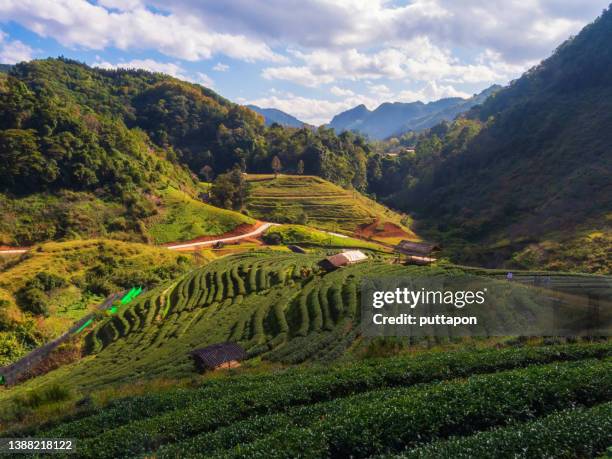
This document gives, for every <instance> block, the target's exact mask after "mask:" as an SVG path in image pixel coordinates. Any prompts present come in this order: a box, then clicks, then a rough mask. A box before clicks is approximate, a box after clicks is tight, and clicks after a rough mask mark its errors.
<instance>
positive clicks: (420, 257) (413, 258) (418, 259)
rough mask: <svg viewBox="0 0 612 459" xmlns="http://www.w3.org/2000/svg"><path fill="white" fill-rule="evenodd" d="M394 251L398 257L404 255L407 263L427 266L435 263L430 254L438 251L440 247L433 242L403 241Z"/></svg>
mask: <svg viewBox="0 0 612 459" xmlns="http://www.w3.org/2000/svg"><path fill="white" fill-rule="evenodd" d="M394 249H395V252H396V253H397V254H398V257H399V256H401V255H404V256H405V257H406V261H407V262H409V263H416V264H429V263H432V262H434V261H436V259H435V258H434V257H432V254H433V253H434V252H437V251H438V250H440V246H439V245H438V244H436V243H434V242H426V241H421V242H416V241H408V240H403V241H400V243H399V244H397V245H396V246H395V247H394Z"/></svg>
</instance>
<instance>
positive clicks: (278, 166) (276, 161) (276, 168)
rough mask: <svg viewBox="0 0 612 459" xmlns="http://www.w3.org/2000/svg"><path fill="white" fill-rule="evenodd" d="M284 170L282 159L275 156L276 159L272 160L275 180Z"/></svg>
mask: <svg viewBox="0 0 612 459" xmlns="http://www.w3.org/2000/svg"><path fill="white" fill-rule="evenodd" d="M282 168H283V165H282V164H281V161H280V159H278V156H274V158H272V170H273V171H274V178H276V177H278V173H279V172H280V171H281V169H282Z"/></svg>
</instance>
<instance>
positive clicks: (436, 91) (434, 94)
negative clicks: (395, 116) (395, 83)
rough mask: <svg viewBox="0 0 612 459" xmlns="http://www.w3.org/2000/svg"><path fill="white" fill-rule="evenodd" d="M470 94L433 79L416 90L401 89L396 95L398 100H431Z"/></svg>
mask: <svg viewBox="0 0 612 459" xmlns="http://www.w3.org/2000/svg"><path fill="white" fill-rule="evenodd" d="M470 96H471V94H468V93H466V92H463V91H458V90H457V89H455V88H454V87H453V86H452V85H438V84H437V83H436V82H435V81H431V82H429V83H427V84H426V85H425V86H423V87H421V88H419V89H416V90H411V89H405V90H403V91H400V92H399V94H397V96H396V100H397V101H398V102H416V101H421V102H431V101H434V100H439V99H444V98H446V97H463V98H464V99H465V98H468V97H470Z"/></svg>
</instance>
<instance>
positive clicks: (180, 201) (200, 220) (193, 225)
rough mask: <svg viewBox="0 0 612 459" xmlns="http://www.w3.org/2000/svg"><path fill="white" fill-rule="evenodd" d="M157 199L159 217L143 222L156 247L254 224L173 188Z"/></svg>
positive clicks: (248, 219)
mask: <svg viewBox="0 0 612 459" xmlns="http://www.w3.org/2000/svg"><path fill="white" fill-rule="evenodd" d="M159 195H160V199H161V203H160V207H159V214H158V215H156V216H153V217H150V218H149V219H147V221H146V227H147V232H148V234H149V235H150V236H151V238H152V239H153V241H154V242H155V243H158V244H163V243H167V242H176V241H187V240H190V239H195V238H197V237H200V236H211V235H219V234H223V233H226V232H229V231H231V230H233V229H235V228H236V227H237V226H238V225H242V224H254V223H255V220H253V219H252V218H250V217H248V216H246V215H242V214H241V213H239V212H234V211H232V210H226V209H220V208H218V207H214V206H211V205H208V204H205V203H203V202H201V201H198V200H196V199H193V198H192V197H190V196H189V195H188V194H186V193H184V192H182V191H180V190H177V189H176V188H172V187H168V188H166V189H165V190H162V191H160V192H159Z"/></svg>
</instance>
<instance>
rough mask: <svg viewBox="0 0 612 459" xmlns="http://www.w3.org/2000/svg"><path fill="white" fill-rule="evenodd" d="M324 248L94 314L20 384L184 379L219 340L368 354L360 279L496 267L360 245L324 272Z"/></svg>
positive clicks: (198, 273) (227, 261)
mask: <svg viewBox="0 0 612 459" xmlns="http://www.w3.org/2000/svg"><path fill="white" fill-rule="evenodd" d="M362 250H363V249H362ZM336 252H337V250H336V251H331V253H336ZM327 253H329V252H328V251H312V252H309V253H308V254H305V255H304V254H293V253H287V252H279V251H271V250H262V251H250V252H244V253H241V254H237V255H232V256H227V257H223V258H221V259H218V260H215V261H213V262H211V263H209V264H207V265H206V266H204V267H202V268H198V269H196V270H193V271H190V272H189V273H188V274H186V275H184V276H182V277H181V278H179V279H178V280H176V281H172V282H166V283H163V284H160V285H159V286H158V287H156V288H154V289H152V290H150V291H149V292H147V293H145V294H143V295H141V296H140V297H138V298H137V300H135V301H133V302H132V303H130V304H129V305H127V306H123V307H120V308H119V310H118V312H117V314H114V315H108V314H107V315H105V316H104V317H101V320H100V321H99V322H98V323H97V324H96V325H95V328H93V329H92V330H91V331H89V333H88V334H87V336H86V339H85V347H84V349H85V353H86V354H87V355H88V356H87V357H85V358H84V359H83V360H81V361H80V362H78V363H76V364H74V365H71V366H66V367H63V368H60V369H59V370H56V371H54V372H52V373H49V374H47V375H45V376H42V377H39V378H36V379H34V380H32V381H31V382H26V383H24V384H23V389H27V388H29V387H36V386H38V385H40V384H45V385H46V384H51V383H53V382H60V381H65V382H66V384H67V385H68V386H70V387H72V388H74V389H78V390H91V389H93V388H100V387H107V386H116V385H118V384H126V383H128V382H131V381H136V380H139V379H147V380H151V379H155V378H179V379H180V378H185V377H190V376H192V375H193V372H194V369H193V363H192V362H191V360H190V358H189V352H190V351H191V350H193V349H194V348H197V347H202V346H205V345H209V344H215V343H219V342H225V341H234V342H238V343H240V344H241V345H242V346H243V347H244V348H245V350H246V351H247V353H248V357H249V359H250V360H249V361H250V362H252V363H253V364H257V363H259V362H261V361H264V362H271V363H277V364H296V363H301V362H306V361H308V362H330V361H333V360H336V359H338V358H341V357H344V356H345V355H346V354H347V353H348V354H351V353H353V352H354V351H355V350H356V349H361V351H366V352H369V351H367V343H368V341H367V340H365V341H363V340H362V339H361V338H360V335H361V330H360V327H359V322H360V295H361V293H360V285H361V280H362V278H363V277H364V276H379V277H380V276H389V277H400V276H404V277H405V276H416V277H423V276H434V275H435V276H440V275H444V274H449V275H453V276H454V277H455V278H456V279H458V278H459V277H461V276H470V275H472V274H477V275H483V276H487V277H488V278H490V276H491V275H495V274H497V273H495V272H493V273H490V272H487V271H482V272H475V271H464V270H462V269H459V268H456V267H448V268H442V267H417V266H403V265H398V264H390V263H389V262H388V261H385V259H384V257H385V256H384V255H382V254H380V253H379V252H368V253H369V256H370V258H371V259H370V260H368V261H367V262H364V263H360V264H356V265H352V266H347V267H344V268H342V269H340V270H337V271H332V272H326V271H324V270H322V269H321V267H320V266H319V262H320V261H321V260H322V259H323V258H324V257H325V255H326V254H327ZM466 279H467V278H466ZM491 281H493V282H497V281H494V280H491ZM132 282H134V281H132ZM503 285H504V286H503V288H495V289H489V290H491V292H492V293H490V295H492V297H493V298H497V296H499V298H500V301H502V300H501V298H504V300H503V301H505V302H506V303H508V304H509V303H512V302H519V304H522V305H523V306H524V307H525V308H532V307H535V308H537V307H538V306H537V305H536V304H535V303H534V302H533V301H531V300H530V299H529V298H526V297H525V295H528V290H526V288H525V287H522V286H521V285H519V284H517V285H516V286H512V285H509V284H505V283H504V284H503ZM493 290H495V292H493ZM510 299H512V301H510ZM506 303H504V304H506ZM483 334H484V335H486V334H487V332H486V331H485V330H483ZM463 342H464V339H463V338H461V337H459V336H457V337H453V336H448V337H429V338H419V337H418V336H414V337H412V338H411V339H410V343H412V344H413V345H414V346H415V347H417V348H418V347H420V346H423V347H426V348H429V347H431V346H435V345H440V346H453V345H454V344H460V343H463ZM360 343H363V344H364V345H365V346H366V348H365V349H364V348H362V347H361V344H360ZM361 351H359V352H361ZM359 352H358V353H359ZM19 390H21V389H19Z"/></svg>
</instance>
